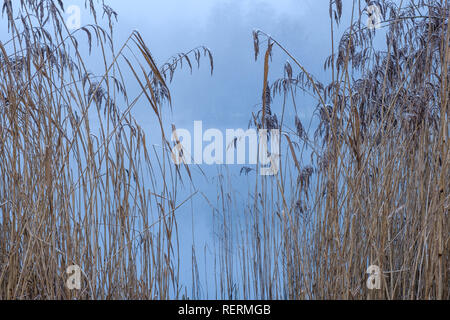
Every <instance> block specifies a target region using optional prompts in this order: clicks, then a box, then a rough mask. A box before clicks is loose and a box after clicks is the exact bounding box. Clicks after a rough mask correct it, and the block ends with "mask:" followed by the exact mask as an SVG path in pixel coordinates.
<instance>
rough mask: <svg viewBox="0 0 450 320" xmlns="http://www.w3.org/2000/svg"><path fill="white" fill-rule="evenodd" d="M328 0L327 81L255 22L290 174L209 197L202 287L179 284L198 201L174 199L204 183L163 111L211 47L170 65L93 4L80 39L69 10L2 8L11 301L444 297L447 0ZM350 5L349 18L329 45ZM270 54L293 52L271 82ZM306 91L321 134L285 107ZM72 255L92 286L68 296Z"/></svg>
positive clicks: (3, 240) (0, 84)
mask: <svg viewBox="0 0 450 320" xmlns="http://www.w3.org/2000/svg"><path fill="white" fill-rule="evenodd" d="M371 4H376V5H377V6H379V8H380V9H381V10H380V12H381V14H382V15H383V19H382V21H383V22H382V24H381V28H380V29H377V30H372V29H370V28H368V27H367V24H366V20H365V17H367V12H366V8H367V6H368V5H371ZM343 5H345V6H349V7H345V8H344V7H343ZM329 6H330V17H329V18H330V30H331V39H330V41H331V43H332V54H331V55H330V57H329V58H328V59H327V60H326V61H325V66H324V68H325V69H326V70H327V71H328V72H329V74H330V78H331V81H330V83H328V84H324V83H321V82H320V81H318V80H317V79H316V78H315V77H314V75H312V74H310V73H309V72H308V71H307V67H305V66H303V65H302V64H301V58H296V57H294V56H293V55H292V54H291V53H290V51H289V50H288V49H287V48H286V47H285V46H284V44H281V43H279V42H278V41H277V40H276V39H274V38H272V37H271V36H269V35H268V34H266V33H265V32H263V31H259V30H255V31H254V33H253V39H254V46H255V58H256V59H258V58H259V56H260V51H261V52H262V53H264V59H263V60H264V61H263V67H264V79H263V81H262V82H263V86H262V90H261V91H262V95H261V105H260V106H261V110H260V112H258V113H256V114H253V115H251V116H252V126H254V127H256V128H259V129H280V130H281V144H280V149H279V150H278V153H279V154H280V156H281V167H280V171H279V173H278V174H277V175H274V176H260V175H259V174H258V171H257V170H256V171H255V170H252V168H243V170H242V171H241V173H242V172H244V173H245V175H246V176H247V181H248V184H249V190H248V194H247V196H246V199H245V201H244V202H243V203H242V202H239V200H237V197H236V190H235V189H233V179H234V178H233V177H232V176H231V175H229V174H227V172H226V170H224V171H221V172H220V175H219V176H218V179H217V198H216V201H212V199H209V200H208V201H209V203H210V205H211V208H212V215H213V218H214V225H213V226H212V230H213V232H214V234H215V235H216V237H215V239H214V246H213V247H214V252H213V256H214V258H213V260H214V261H207V262H206V261H205V264H209V265H210V266H211V268H213V269H214V274H215V278H214V280H215V281H214V284H209V285H208V284H205V283H201V279H203V278H204V277H203V275H199V274H198V265H197V257H196V252H200V251H201V250H200V251H199V250H198V248H193V250H192V259H191V261H190V263H191V264H192V283H191V284H185V283H181V282H180V263H181V261H180V259H181V258H180V252H179V232H180V226H179V225H178V224H177V217H176V213H177V211H178V210H180V208H181V207H182V206H183V205H184V204H185V203H187V202H188V201H191V199H192V198H193V196H194V194H191V195H189V196H187V197H185V198H181V197H180V194H183V193H184V194H185V193H186V192H185V190H186V189H183V188H184V187H183V186H187V185H189V189H190V190H194V191H195V190H196V187H195V186H193V185H192V181H193V179H191V178H192V175H191V172H192V171H191V169H189V166H187V165H175V164H174V163H173V162H172V160H171V153H170V150H171V147H172V146H173V145H172V144H171V143H170V142H169V139H170V134H168V129H167V127H168V126H167V124H166V123H165V121H164V117H163V115H164V114H165V112H167V111H168V110H170V109H171V108H172V105H171V94H170V90H169V85H168V83H169V82H170V81H172V78H173V73H174V72H175V71H176V70H177V69H178V68H179V67H180V66H181V65H182V63H183V62H184V63H185V65H189V67H191V68H192V65H193V64H192V63H191V61H192V62H194V61H197V63H199V61H200V59H201V58H202V57H205V58H206V59H208V60H209V61H210V64H211V65H210V66H211V71H212V69H213V61H212V55H211V52H210V51H209V50H208V49H207V48H205V47H199V48H195V49H193V50H192V51H190V52H187V53H185V54H180V55H177V56H174V57H172V58H171V59H169V60H168V62H167V63H166V64H164V65H162V66H159V65H157V63H156V62H155V60H154V59H153V57H152V55H151V52H150V49H149V48H148V47H147V46H146V44H145V41H144V39H143V38H142V36H141V35H140V34H139V32H137V31H135V32H133V33H132V34H131V35H130V36H129V37H128V39H127V40H126V41H125V42H124V43H122V44H120V45H119V46H118V45H117V41H116V40H115V38H114V24H115V22H116V18H117V13H116V12H115V11H114V10H113V9H112V8H110V7H109V6H107V5H106V4H104V3H103V2H96V1H93V0H87V1H86V9H87V10H88V11H89V12H90V14H91V18H92V19H93V21H94V23H93V24H90V25H87V26H83V27H82V28H80V29H78V30H75V31H72V30H69V29H68V28H67V25H66V24H65V22H64V19H63V16H62V12H63V11H64V7H63V3H62V1H56V0H42V1H38V0H20V1H17V2H16V3H14V4H13V3H12V1H11V0H4V1H3V6H2V9H3V16H4V18H5V19H7V22H8V35H9V36H10V38H9V40H8V41H6V42H4V43H2V42H0V79H1V81H0V299H182V298H183V299H184V298H197V299H201V298H205V297H204V296H202V294H201V293H202V291H201V290H200V289H199V288H201V287H203V288H206V289H207V290H209V289H210V287H211V286H212V287H214V288H213V289H212V290H214V293H215V298H220V299H239V298H241V299H449V298H450V292H449V288H450V277H449V274H450V272H449V271H450V261H449V251H450V250H449V239H450V232H449V230H450V225H449V215H448V209H449V194H450V193H449V188H450V184H449V181H450V179H449V178H450V175H449V148H448V146H449V143H448V133H449V132H448V131H449V130H448V129H449V128H448V111H449V108H448V104H449V103H448V101H449V92H450V91H449V88H448V82H449V70H450V69H449V59H450V50H449V45H450V42H449V38H450V29H449V24H448V18H449V14H450V12H449V5H448V1H447V0H409V1H406V0H405V1H395V2H391V1H388V0H381V1H378V2H369V1H360V0H354V1H352V2H346V3H343V1H341V0H333V1H330V2H329ZM343 10H350V11H351V22H350V27H349V28H347V29H345V31H344V32H343V33H342V34H341V35H340V36H339V41H336V38H337V36H336V34H339V33H338V30H342V25H343V24H344V23H346V22H344V21H343V20H342V21H341V19H342V13H343ZM100 13H101V14H100ZM100 16H103V18H101V17H100ZM103 24H105V26H103ZM380 35H381V36H382V37H383V38H385V46H384V47H383V48H379V47H378V46H377V45H375V44H374V43H375V41H376V39H379V37H380ZM377 37H378V38H377ZM81 42H83V43H85V44H87V46H86V45H84V46H80V45H79V44H80V43H81ZM288 45H289V46H291V47H292V46H294V45H296V44H295V43H294V44H288ZM86 47H87V48H88V49H89V52H87V51H86V50H85V49H86ZM91 50H95V53H96V57H97V62H96V63H95V66H91V65H90V63H91V64H92V61H93V60H92V59H89V58H88V56H89V54H90V52H91ZM273 50H279V51H280V52H282V53H283V54H285V55H286V56H287V59H288V62H287V63H286V65H285V67H284V75H283V76H282V77H281V78H280V79H277V80H273V81H272V80H271V77H272V73H271V72H270V71H271V62H270V57H271V54H272V52H273ZM91 68H93V69H95V70H98V69H100V71H96V72H95V73H93V72H90V69H91ZM136 88H138V90H136ZM299 92H306V93H308V94H310V95H311V96H313V97H314V98H315V101H316V102H317V106H316V112H315V121H317V122H318V125H317V126H311V125H309V126H305V125H304V124H303V123H302V122H301V120H300V117H298V116H296V117H294V118H292V119H291V118H290V117H288V116H286V114H287V110H289V109H288V108H292V109H293V110H294V111H295V113H296V114H299V112H300V111H301V110H300V105H301V103H300V101H299V100H300V99H301V96H300V95H299ZM138 104H145V105H146V106H148V107H149V108H148V110H149V117H152V119H153V121H154V124H155V125H154V126H153V128H154V130H155V131H154V132H152V133H151V134H152V139H153V141H154V139H155V137H156V139H159V140H160V146H161V147H154V146H153V147H152V146H151V144H150V143H149V139H148V138H147V137H146V135H145V133H144V130H143V129H142V127H141V126H140V124H139V121H138V120H136V119H135V118H134V117H133V108H135V106H136V105H138ZM175 107H176V106H175ZM292 109H291V110H292ZM313 120H314V119H313ZM314 127H315V128H314ZM310 128H314V129H316V130H315V132H311V129H310ZM272 152H276V150H272ZM306 155H311V156H310V161H309V159H308V157H307V156H306ZM181 190H184V191H183V192H181ZM194 204H195V202H191V205H194ZM69 265H78V266H80V268H81V271H82V288H83V289H82V290H69V289H68V288H67V287H66V285H65V280H66V279H67V274H66V268H67V266H69ZM370 265H377V266H379V267H380V269H381V270H382V275H381V289H380V290H369V289H368V288H367V286H366V280H367V277H368V275H367V274H366V270H367V268H368V267H369V266H370ZM191 291H192V295H191V294H190V293H188V292H191ZM209 296H211V295H209Z"/></svg>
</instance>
